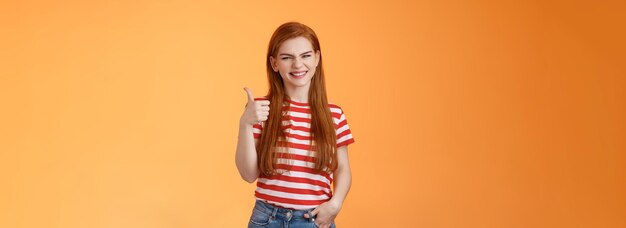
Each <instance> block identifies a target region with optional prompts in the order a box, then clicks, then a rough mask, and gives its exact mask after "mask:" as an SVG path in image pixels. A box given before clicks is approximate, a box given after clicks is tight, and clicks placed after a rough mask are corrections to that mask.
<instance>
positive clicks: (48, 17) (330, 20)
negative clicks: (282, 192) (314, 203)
mask: <svg viewBox="0 0 626 228" xmlns="http://www.w3.org/2000/svg"><path fill="white" fill-rule="evenodd" d="M224 2H225V1H224ZM410 2H413V3H410ZM505 2H509V3H503V2H502V1H484V0H483V1H397V0H387V1H305V2H297V1H249V2H243V1H241V2H240V1H231V3H227V4H226V3H211V2H208V1H185V2H183V1H73V2H69V1H65V2H63V3H62V2H58V1H3V2H2V3H0V26H1V27H0V31H1V34H2V35H0V50H1V51H0V105H1V106H0V107H1V111H0V184H1V185H2V186H1V187H0V227H62V228H74V227H76V228H79V227H80V228H83V227H90V228H98V227H116V228H126V227H129V228H130V227H157V228H160V227H244V226H245V224H247V220H248V218H249V216H250V212H251V209H252V205H253V200H254V199H253V191H254V186H253V185H251V184H247V183H246V182H244V181H243V180H241V179H240V178H239V176H238V173H237V170H236V168H235V164H234V153H235V144H236V138H237V125H238V120H239V117H240V115H241V113H242V111H243V106H244V104H245V102H246V96H245V93H244V91H243V90H242V88H243V87H244V86H249V87H250V88H252V89H253V91H254V92H255V94H257V95H263V94H264V93H265V91H266V89H267V86H266V79H265V72H264V70H265V68H264V63H265V59H264V55H265V51H266V45H267V42H268V40H269V37H270V35H271V33H272V32H273V30H274V29H275V28H276V27H277V26H278V25H279V24H281V23H283V22H286V21H290V20H296V21H300V22H303V23H305V24H308V25H310V26H311V27H313V28H314V29H315V30H316V31H317V33H318V35H319V36H320V39H321V41H322V47H323V50H322V51H323V56H324V60H325V66H326V73H327V77H328V88H329V96H330V98H331V101H332V102H334V103H337V104H339V105H341V106H342V107H343V109H344V110H345V112H346V114H347V116H348V120H349V123H350V125H351V127H352V130H353V133H354V136H355V138H356V140H357V143H355V144H353V145H352V146H350V156H351V158H350V159H351V163H352V167H353V173H354V182H353V185H352V191H351V192H350V194H349V196H348V199H347V201H346V202H345V205H344V208H343V210H342V212H341V214H340V215H339V217H338V220H337V223H338V225H339V226H340V227H467V228H473V227H507V228H509V227H520V228H521V227H524V228H525V227H626V194H625V192H626V143H625V142H626V140H625V139H626V118H624V117H625V116H626V92H625V90H626V79H625V75H626V69H625V67H624V65H625V62H626V61H625V60H626V58H624V53H626V45H625V42H624V41H625V40H626V35H625V32H624V28H626V23H625V22H626V16H625V15H626V14H624V12H625V11H626V7H625V3H624V2H623V1H603V3H591V2H594V1H586V2H588V3H584V2H582V1H581V2H572V1H562V2H555V1H550V2H546V1H536V2H531V1H519V2H512V1H505Z"/></svg>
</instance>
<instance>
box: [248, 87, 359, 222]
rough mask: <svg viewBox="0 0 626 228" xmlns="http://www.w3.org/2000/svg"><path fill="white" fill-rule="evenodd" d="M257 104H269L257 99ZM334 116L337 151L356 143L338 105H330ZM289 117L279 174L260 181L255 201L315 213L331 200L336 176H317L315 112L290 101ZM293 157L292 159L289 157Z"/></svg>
mask: <svg viewBox="0 0 626 228" xmlns="http://www.w3.org/2000/svg"><path fill="white" fill-rule="evenodd" d="M256 100H267V99H266V98H257V99H256ZM328 106H329V108H330V113H331V116H332V118H333V122H334V124H335V131H336V133H337V148H339V147H342V146H347V145H349V144H351V143H353V142H354V138H352V133H351V132H350V128H349V127H348V122H347V120H346V116H345V114H344V113H343V110H341V108H340V107H339V106H337V105H334V104H329V105H328ZM283 111H286V115H285V116H284V117H283V123H282V126H283V127H282V129H283V131H284V133H285V134H284V135H285V140H286V143H281V144H280V145H283V146H279V147H278V149H277V150H278V154H277V157H278V158H279V159H278V164H277V165H276V166H275V168H276V169H277V171H278V173H279V174H276V175H273V176H266V175H263V174H261V175H260V176H259V178H258V180H257V189H256V191H255V194H254V196H255V198H256V199H257V200H262V201H265V202H267V203H270V204H274V205H277V206H280V207H284V208H291V209H297V210H304V209H312V208H315V207H317V206H319V205H320V204H322V203H324V202H326V201H328V200H330V198H331V197H332V191H331V189H330V185H331V184H332V182H333V174H332V173H330V174H327V173H325V172H322V173H316V172H315V170H314V168H315V163H313V162H312V161H313V159H315V158H314V156H315V153H316V152H315V151H313V150H311V144H310V141H309V140H310V139H311V135H310V127H311V111H310V109H309V106H308V104H307V103H300V102H295V101H292V100H288V105H287V104H286V105H284V106H283ZM263 124H264V123H261V124H255V125H254V128H253V134H254V139H255V143H258V139H259V138H260V137H261V132H262V129H263ZM287 154H289V155H288V156H286V155H287Z"/></svg>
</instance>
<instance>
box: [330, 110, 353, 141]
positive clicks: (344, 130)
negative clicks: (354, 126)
mask: <svg viewBox="0 0 626 228" xmlns="http://www.w3.org/2000/svg"><path fill="white" fill-rule="evenodd" d="M335 107H336V108H337V109H338V110H337V111H338V114H339V115H337V116H338V118H334V119H335V123H336V124H335V131H336V132H337V148H339V147H342V146H347V145H350V144H352V143H354V137H352V132H351V131H350V126H349V125H348V119H346V114H345V113H344V112H343V110H342V109H341V108H340V107H339V106H335ZM334 116H335V115H334Z"/></svg>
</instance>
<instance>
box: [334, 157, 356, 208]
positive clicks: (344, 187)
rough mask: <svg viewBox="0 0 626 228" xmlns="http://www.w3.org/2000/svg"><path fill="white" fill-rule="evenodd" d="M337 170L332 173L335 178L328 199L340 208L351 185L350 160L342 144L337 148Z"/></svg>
mask: <svg viewBox="0 0 626 228" xmlns="http://www.w3.org/2000/svg"><path fill="white" fill-rule="evenodd" d="M337 162H338V166H337V170H335V173H334V174H333V176H334V178H335V184H334V185H335V186H334V187H335V188H334V191H333V198H332V199H330V201H329V202H331V203H332V204H334V205H337V206H338V207H339V208H340V209H341V206H342V205H343V201H344V200H345V199H346V196H347V195H348V192H349V191H350V186H352V172H351V171H350V162H349V160H348V147H347V146H342V147H339V148H337Z"/></svg>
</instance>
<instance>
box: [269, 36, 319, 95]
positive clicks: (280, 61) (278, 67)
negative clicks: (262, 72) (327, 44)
mask: <svg viewBox="0 0 626 228" xmlns="http://www.w3.org/2000/svg"><path fill="white" fill-rule="evenodd" d="M319 59H320V53H319V51H316V50H313V45H311V42H309V40H308V39H306V38H304V37H296V38H292V39H288V40H286V41H285V42H283V43H282V45H281V46H280V48H278V53H277V54H276V57H274V56H271V57H270V62H271V64H272V68H273V70H274V71H275V72H279V73H280V76H281V77H282V78H283V82H284V83H285V87H291V88H292V89H295V88H297V87H303V89H308V88H309V86H310V84H311V79H312V78H313V75H314V74H315V69H316V68H317V64H318V63H319Z"/></svg>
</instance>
